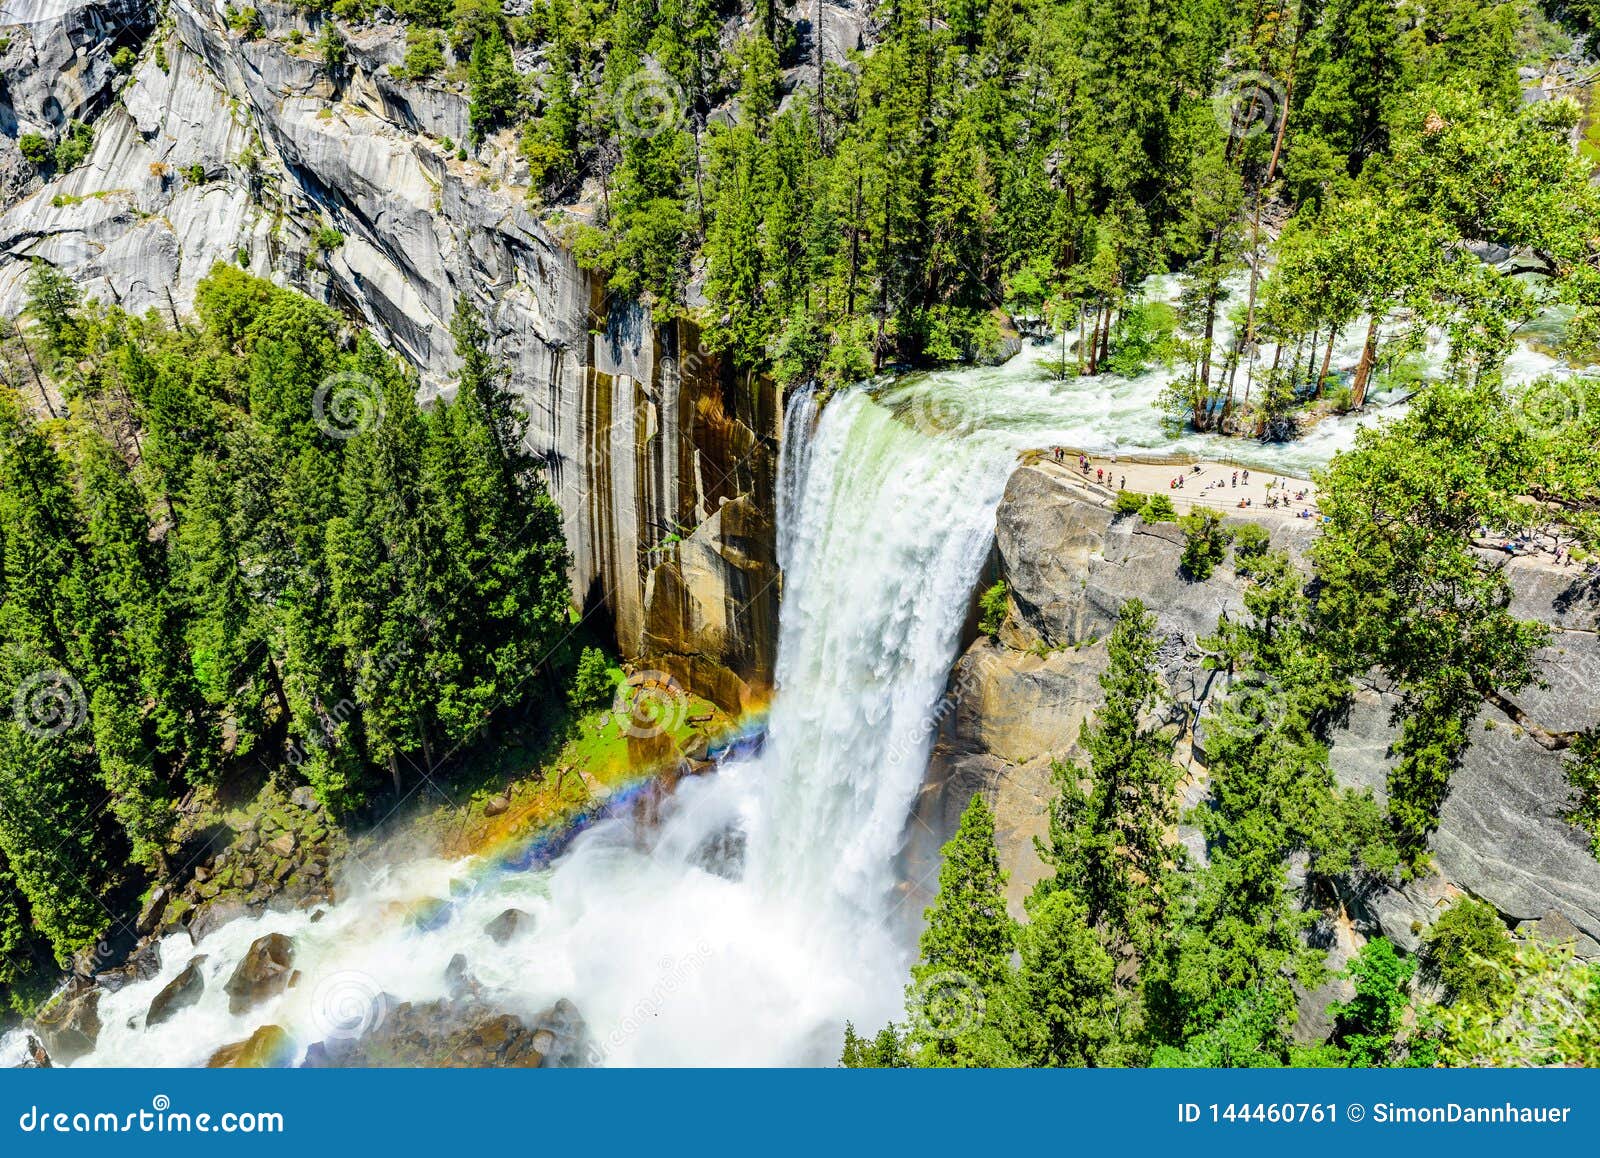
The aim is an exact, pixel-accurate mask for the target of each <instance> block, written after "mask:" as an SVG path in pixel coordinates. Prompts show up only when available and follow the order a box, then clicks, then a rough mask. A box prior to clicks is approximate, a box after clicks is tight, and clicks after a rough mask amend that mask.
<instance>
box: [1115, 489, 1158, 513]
mask: <svg viewBox="0 0 1600 1158" xmlns="http://www.w3.org/2000/svg"><path fill="white" fill-rule="evenodd" d="M1149 501H1150V496H1149V495H1143V494H1140V493H1139V492H1138V491H1118V492H1117V497H1116V498H1115V499H1113V500H1112V501H1111V509H1112V510H1113V511H1115V512H1116V513H1117V514H1119V515H1137V514H1138V513H1139V512H1140V511H1141V510H1143V509H1144V505H1145V504H1146V503H1147V502H1149Z"/></svg>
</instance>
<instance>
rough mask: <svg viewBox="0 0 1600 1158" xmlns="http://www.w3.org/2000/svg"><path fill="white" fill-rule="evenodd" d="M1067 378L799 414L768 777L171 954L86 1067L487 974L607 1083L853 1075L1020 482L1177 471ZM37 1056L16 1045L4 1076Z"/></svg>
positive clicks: (165, 1061) (1145, 437) (1039, 352)
mask: <svg viewBox="0 0 1600 1158" xmlns="http://www.w3.org/2000/svg"><path fill="white" fill-rule="evenodd" d="M1051 352H1052V351H1050V350H1049V349H1048V348H1040V347H1030V348H1028V349H1025V350H1024V351H1023V353H1022V354H1019V355H1018V356H1017V357H1016V358H1013V359H1012V360H1011V361H1010V362H1009V363H1007V364H1006V365H1005V366H1002V367H997V368H986V369H971V370H962V371H951V372H942V373H933V374H925V375H915V376H912V377H909V378H905V379H901V380H898V381H895V382H889V383H880V384H877V385H868V386H863V387H857V388H853V389H850V390H847V391H844V392H842V393H840V394H839V395H837V396H835V397H834V398H833V399H832V400H831V401H830V402H829V403H828V404H827V406H826V407H825V408H823V409H822V410H821V411H820V413H819V411H818V408H817V406H816V405H815V403H814V401H813V400H812V398H811V397H810V396H809V394H801V395H799V396H796V397H795V398H793V399H791V401H790V405H789V408H788V417H787V420H786V421H787V429H786V432H785V436H786V443H785V447H784V459H783V463H782V466H781V472H780V476H781V477H780V487H779V490H780V502H779V534H780V554H781V562H782V564H783V568H784V576H785V578H784V598H783V607H782V623H781V627H780V636H779V653H778V669H777V685H778V690H777V695H776V697H775V700H774V702H773V705H772V710H771V713H770V719H769V726H768V735H767V740H766V743H765V746H764V747H763V748H762V749H761V751H760V752H759V753H756V754H753V755H746V756H735V757H730V758H729V759H727V760H725V761H724V762H723V764H722V765H721V767H720V768H719V769H718V771H717V773H716V774H715V775H711V776H705V777H696V778H689V779H687V780H685V781H684V782H683V783H682V784H681V785H680V786H679V789H678V791H677V792H676V794H675V795H673V796H671V797H669V798H667V799H666V800H665V801H664V803H663V805H662V808H661V815H660V818H659V820H658V822H656V823H654V824H651V825H649V826H647V827H646V826H641V825H638V824H635V823H634V822H632V821H631V820H630V819H626V818H622V817H619V818H616V819H610V820H605V821H602V822H601V823H598V824H596V825H594V826H593V827H591V828H590V829H588V830H587V831H585V832H583V833H582V834H581V835H579V836H578V837H577V838H576V839H575V840H574V841H573V842H572V844H571V846H570V847H569V848H568V849H567V851H566V852H565V853H563V854H562V855H561V856H560V857H559V858H558V859H556V860H555V861H553V862H552V863H548V864H543V865H540V866H538V867H534V868H528V869H524V870H521V871H518V870H516V869H513V868H509V867H507V866H506V865H505V864H504V863H503V862H501V861H499V860H496V859H494V858H489V857H485V858H474V859H469V860H464V861H453V862H447V861H442V860H409V861H408V860H397V861H396V862H395V863H391V864H387V865H385V866H382V867H380V868H378V869H377V870H376V871H372V872H368V873H365V874H360V875H358V872H357V870H355V869H347V870H346V875H345V879H343V880H342V881H341V882H340V885H341V887H340V890H339V895H340V896H342V897H344V898H346V899H344V900H342V901H340V902H339V903H337V904H335V905H333V906H331V907H329V908H328V909H327V910H326V911H325V912H323V913H321V914H318V915H317V917H316V918H315V919H314V917H313V915H312V914H311V913H309V912H305V911H300V912H288V913H272V912H269V913H266V914H264V915H262V916H260V917H252V918H243V919H240V920H237V921H234V922H233V923H231V924H229V925H226V926H224V927H222V928H221V929H219V930H217V931H215V932H213V933H212V934H211V935H210V936H208V937H207V938H206V939H205V940H204V941H203V942H202V943H201V944H200V945H199V946H193V945H191V944H190V943H189V939H188V937H187V935H186V934H175V935H173V936H170V937H168V938H166V939H165V941H164V942H163V943H162V946H161V950H162V965H161V971H160V973H159V974H158V975H157V976H155V977H154V978H152V979H151V980H149V981H145V982H139V983H135V984H131V985H128V986H126V987H124V988H123V989H121V990H120V991H118V992H115V993H106V994H105V995H104V996H103V997H102V999H101V1003H100V1019H101V1022H102V1026H103V1028H102V1029H101V1032H100V1035H99V1039H98V1042H97V1044H96V1047H95V1049H94V1051H93V1052H92V1053H90V1054H89V1055H87V1056H85V1057H83V1058H81V1059H79V1060H78V1061H77V1062H76V1063H75V1064H77V1065H122V1066H147V1065H201V1064H204V1063H205V1061H206V1059H207V1058H208V1057H209V1056H210V1054H211V1053H212V1052H213V1051H214V1050H216V1049H217V1048H218V1047H219V1046H221V1045H223V1044H226V1043H229V1042H234V1041H238V1040H240V1039H242V1038H245V1037H248V1036H249V1035H250V1034H251V1033H252V1031H254V1030H255V1029H256V1028H257V1027H259V1026H261V1025H264V1024H268V1023H271V1024H276V1025H279V1026H282V1027H283V1028H284V1029H286V1030H287V1031H288V1033H289V1035H290V1037H291V1038H292V1039H293V1041H294V1042H296V1043H297V1047H296V1049H297V1056H298V1055H300V1054H303V1052H304V1050H305V1048H306V1046H308V1045H309V1044H310V1043H313V1042H317V1041H323V1040H326V1039H329V1038H336V1037H338V1036H340V1035H341V1034H344V1035H351V1034H356V1033H359V1032H361V1031H364V1030H366V1029H369V1028H370V1027H371V1025H372V1023H373V1022H374V1021H375V1020H376V1019H377V1018H379V1017H381V1016H383V1012H384V1009H385V999H384V998H382V997H381V996H380V995H384V994H387V995H389V997H390V998H393V999H397V1000H401V1001H411V1002H422V1001H429V1000H432V999H436V998H441V997H444V996H445V995H446V994H447V993H448V992H449V991H450V982H449V981H448V980H447V976H446V974H447V968H448V967H449V965H450V962H451V960H452V958H453V957H455V956H457V955H458V954H459V955H461V956H462V957H464V958H465V961H466V967H467V970H468V971H469V972H470V973H471V974H472V976H473V977H474V978H475V979H476V980H477V982H478V983H479V984H480V985H481V986H482V987H483V991H484V994H485V1000H486V1001H487V1002H488V1004H490V1005H492V1006H494V1007H496V1008H499V1009H503V1010H505V1011H507V1012H511V1013H516V1014H520V1015H524V1016H527V1017H532V1016H533V1015H536V1014H537V1013H538V1012H539V1011H541V1010H544V1009H547V1008H549V1007H550V1006H551V1005H552V1004H553V1003H554V1002H555V1001H557V1000H558V999H561V998H569V999H570V1000H571V1001H572V1002H573V1003H574V1004H575V1005H576V1006H577V1008H578V1009H579V1011H580V1012H581V1013H582V1015H583V1017H584V1019H585V1021H586V1023H587V1026H588V1033H589V1037H590V1039H591V1042H592V1043H593V1053H592V1055H591V1057H590V1058H589V1060H591V1061H595V1062H598V1063H601V1064H611V1065H643V1064H648V1065H679V1064H690V1065H693V1064H718V1065H764V1064H829V1063H832V1062H833V1061H835V1060H836V1059H837V1057H838V1054H839V1048H840V1044H841V1031H842V1027H843V1024H844V1021H845V1020H846V1019H847V1018H849V1019H851V1020H853V1021H854V1022H855V1023H856V1025H857V1026H859V1027H863V1028H867V1029H876V1028H877V1027H878V1026H880V1025H882V1024H883V1023H884V1022H885V1021H887V1020H888V1019H890V1018H891V1017H898V1016H899V1015H900V1006H901V1000H902V993H903V986H904V984H905V979H906V970H907V967H908V965H909V962H910V959H911V956H912V954H913V952H914V947H915V936H916V930H917V927H918V921H919V919H920V911H921V907H922V905H923V904H925V903H926V901H927V897H928V894H929V890H930V889H931V888H932V887H933V885H932V883H931V882H930V881H929V880H928V879H927V874H928V873H929V872H930V870H936V866H930V865H927V864H921V865H917V866H912V865H911V864H909V863H908V862H907V861H906V859H905V858H903V857H902V855H901V854H902V850H903V846H904V845H905V843H906V836H907V831H906V830H907V825H908V823H909V822H908V816H909V815H910V813H911V808H912V804H913V801H914V798H915V796H916V794H917V792H918V790H919V788H920V786H921V784H922V780H923V776H924V772H925V769H926V764H927V758H928V750H929V745H930V743H931V740H932V735H931V733H932V724H931V721H932V720H933V719H934V718H935V709H936V706H937V704H938V701H939V699H940V697H941V696H942V695H943V693H944V690H945V686H946V679H947V676H948V673H949V670H950V666H951V663H952V661H953V660H954V658H955V655H956V651H957V648H958V646H959V643H960V633H961V627H962V623H963V621H964V619H965V617H966V614H967V609H968V607H969V604H970V600H971V596H972V591H973V588H974V585H975V583H976V582H977V579H978V577H979V573H980V570H981V569H982V567H983V564H984V561H985V559H986V557H987V554H988V551H989V548H990V542H991V539H992V536H993V529H994V513H995V509H996V507H997V505H998V504H999V502H1000V499H1001V495H1002V492H1003V490H1004V487H1005V484H1006V480H1007V478H1008V477H1009V475H1010V473H1011V471H1012V469H1013V468H1014V465H1015V462H1016V456H1017V454H1018V452H1019V451H1021V450H1023V449H1026V448H1030V447H1040V446H1048V445H1051V444H1057V443H1059V444H1063V445H1070V446H1081V447H1085V448H1094V449H1119V450H1123V451H1131V450H1134V449H1140V448H1143V449H1150V450H1157V451H1159V450H1170V449H1173V448H1174V444H1173V443H1171V442H1169V441H1168V440H1167V439H1166V438H1164V437H1163V435H1162V433H1161V430H1160V427H1159V424H1158V415H1157V414H1156V412H1155V411H1154V410H1153V409H1152V407H1151V402H1152V400H1153V398H1154V397H1155V395H1156V393H1157V392H1158V391H1159V390H1160V388H1161V386H1162V385H1163V384H1164V383H1165V381H1166V375H1165V374H1164V373H1156V374H1146V375H1141V376H1140V377H1138V378H1135V379H1131V380H1123V379H1117V378H1114V377H1112V376H1109V375H1106V376H1101V377H1098V378H1093V379H1087V378H1085V379H1076V380H1072V381H1069V382H1059V381H1052V380H1050V378H1049V376H1048V375H1047V374H1046V373H1045V372H1044V370H1043V366H1042V365H1041V362H1042V360H1043V359H1044V358H1045V357H1047V356H1048V355H1049V354H1050V353H1051ZM1519 357H1521V355H1519ZM1350 361H1353V359H1350V360H1345V359H1343V358H1341V363H1342V364H1346V365H1348V364H1349V363H1350ZM1525 361H1526V359H1525ZM1546 368H1548V363H1547V362H1545V361H1543V360H1540V359H1537V358H1535V359H1534V360H1533V361H1532V362H1531V363H1527V364H1526V365H1522V366H1518V367H1517V368H1516V369H1517V370H1518V372H1519V373H1520V374H1521V376H1529V375H1531V374H1533V373H1538V372H1542V371H1543V370H1544V369H1546ZM1353 431H1354V424H1353V423H1352V422H1349V421H1344V420H1337V421H1329V422H1326V423H1324V424H1322V425H1321V426H1319V427H1318V428H1317V429H1316V430H1315V431H1314V432H1313V433H1312V435H1311V436H1310V437H1309V438H1308V439H1306V440H1303V441H1301V442H1297V443H1294V444H1289V445H1282V446H1268V445H1260V444H1253V443H1243V442H1238V441H1234V442H1229V443H1227V444H1226V447H1225V448H1221V447H1219V446H1218V445H1217V444H1216V443H1215V442H1209V441H1207V440H1204V439H1201V438H1198V437H1193V438H1189V439H1185V440H1183V441H1182V442H1181V443H1179V444H1177V448H1178V449H1183V450H1189V451H1199V450H1202V449H1208V450H1210V452H1211V453H1214V454H1225V455H1227V456H1229V457H1231V458H1233V459H1236V460H1238V461H1241V462H1244V463H1246V464H1247V465H1253V466H1261V467H1264V468H1271V469H1276V470H1279V471H1282V472H1284V473H1296V472H1303V471H1305V470H1306V469H1308V468H1310V467H1311V466H1314V465H1316V464H1318V463H1320V462H1323V461H1326V459H1327V458H1328V456H1329V455H1331V454H1332V453H1333V452H1334V451H1335V450H1336V449H1338V448H1339V447H1341V446H1343V445H1346V444H1347V443H1348V442H1349V440H1350V438H1351V437H1352V435H1353ZM419 898H450V900H449V902H448V904H447V905H446V906H445V907H444V909H443V911H442V914H441V915H440V916H439V917H438V918H437V919H435V920H430V921H429V922H427V923H425V924H419V923H418V922H417V921H416V920H415V919H414V918H408V917H407V915H406V913H407V906H408V905H414V904H415V902H416V901H417V900H418V899H419ZM511 907H515V908H517V909H520V910H522V911H523V912H525V913H527V914H529V915H530V916H531V918H532V920H531V927H530V928H529V929H528V930H527V931H526V932H525V933H522V934H521V935H518V936H515V937H512V938H511V939H510V940H508V941H506V942H505V943H499V942H497V941H495V940H494V939H493V938H491V937H490V936H489V935H488V933H487V932H486V931H485V926H486V925H488V924H489V923H490V922H491V921H492V920H493V919H494V918H495V917H496V916H497V915H499V914H500V913H502V912H503V911H504V910H506V909H507V908H511ZM274 931H279V932H283V933H285V934H288V935H289V936H291V937H292V938H293V939H294V943H295V962H294V964H295V967H296V968H297V969H299V970H300V971H301V974H302V976H301V979H300V981H299V982H298V983H297V984H296V985H295V986H294V987H293V988H291V989H289V990H288V991H287V992H286V993H284V994H282V995H279V996H276V997H273V998H271V999H269V1000H268V1001H267V1002H265V1003H264V1004H261V1005H258V1006H257V1007H255V1008H253V1009H251V1010H249V1011H248V1012H246V1013H244V1014H241V1015H234V1014H232V1013H230V1012H229V1009H228V997H227V995H226V993H225V992H224V985H225V983H226V982H227V979H228V977H229V976H230V975H231V973H232V971H233V969H234V967H235V966H236V964H237V963H238V961H239V959H240V958H241V956H242V955H243V954H244V952H245V950H246V949H247V948H248V947H249V946H250V944H251V943H252V942H253V941H254V940H256V938H258V937H260V936H262V935H263V934H265V933H269V932H274ZM199 954H204V960H203V962H201V964H200V966H199V969H200V971H201V972H202V974H203V975H204V978H205V986H204V990H203V993H202V995H201V997H200V999H199V1001H198V1002H196V1003H195V1004H194V1005H192V1006H190V1007H189V1008H186V1009H183V1010H181V1011H180V1012H178V1013H176V1014H175V1015H173V1016H172V1017H171V1018H170V1019H169V1020H167V1021H166V1022H164V1023H163V1024H161V1025H159V1026H156V1027H153V1028H146V1026H145V1014H146V1010H147V1009H148V1008H149V1005H150V1001H151V999H152V998H153V997H154V996H155V995H156V994H157V993H158V992H160V990H161V989H162V988H163V987H164V986H165V985H166V984H167V983H168V982H169V981H171V980H173V978H174V977H176V976H177V975H178V973H179V972H180V971H182V970H183V969H184V967H185V966H186V965H187V964H188V963H189V962H190V961H191V960H192V959H194V958H195V957H196V956H197V955H199ZM19 1046H20V1037H19V1035H18V1034H17V1033H15V1032H13V1033H12V1034H11V1035H10V1037H9V1039H8V1040H7V1041H6V1042H5V1043H4V1045H3V1047H0V1052H4V1051H12V1052H14V1051H15V1050H17V1049H18V1048H19Z"/></svg>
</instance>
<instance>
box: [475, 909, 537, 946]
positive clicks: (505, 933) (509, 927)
mask: <svg viewBox="0 0 1600 1158" xmlns="http://www.w3.org/2000/svg"><path fill="white" fill-rule="evenodd" d="M532 924H533V918H532V917H530V916H528V914H527V913H524V912H523V911H522V910H521V909H507V910H506V911H505V912H503V913H501V914H500V915H499V916H498V917H496V918H495V919H494V920H492V921H490V922H489V923H488V924H487V925H485V926H484V927H483V931H484V932H485V933H487V934H489V939H490V940H491V941H493V942H494V943H495V944H496V945H504V944H505V943H506V942H507V941H509V940H511V938H513V937H515V936H516V935H517V934H518V933H520V932H522V931H523V930H524V929H527V928H528V927H530V926H531V925H532Z"/></svg>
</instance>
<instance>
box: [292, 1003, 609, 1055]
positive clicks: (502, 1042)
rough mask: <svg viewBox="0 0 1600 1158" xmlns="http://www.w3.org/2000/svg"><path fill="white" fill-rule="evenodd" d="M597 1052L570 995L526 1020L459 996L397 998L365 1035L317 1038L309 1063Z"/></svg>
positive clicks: (310, 1053) (309, 1052)
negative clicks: (420, 999) (414, 1000)
mask: <svg viewBox="0 0 1600 1158" xmlns="http://www.w3.org/2000/svg"><path fill="white" fill-rule="evenodd" d="M592 1052H593V1050H592V1048H591V1046H590V1043H589V1037H588V1031H587V1029H586V1028H585V1026H584V1022H583V1017H582V1016H581V1015H580V1014H579V1013H578V1010H577V1007H576V1006H574V1005H573V1004H572V1003H571V1002H570V1001H566V1000H562V1001H558V1002H556V1004H555V1005H553V1006H551V1007H550V1008H549V1009H547V1010H545V1011H543V1012H542V1013H540V1014H538V1015H537V1016H536V1017H534V1018H532V1019H531V1020H524V1019H522V1018H520V1017H517V1016H516V1015H514V1014H510V1013H505V1012H503V1011H500V1010H495V1009H492V1008H489V1007H487V1006H484V1005H481V1004H478V1003H477V1002H476V1001H475V1000H472V999H467V1000H460V999H457V1000H450V1001H429V1002H422V1003H419V1004H412V1003H410V1002H404V1003H395V1004H393V1005H392V1007H389V1008H387V1009H386V1010H385V1012H384V1015H383V1016H382V1017H381V1018H379V1019H377V1021H376V1024H374V1025H372V1026H371V1027H370V1028H369V1029H368V1030H367V1031H366V1032H365V1033H363V1034H362V1035H361V1036H360V1037H358V1038H348V1037H346V1038H333V1039H330V1040H329V1041H325V1042H318V1043H316V1044H314V1045H312V1046H311V1048H310V1049H308V1050H307V1051H306V1057H305V1062H304V1063H303V1064H304V1065H305V1066H306V1067H308V1068H319V1069H325V1068H345V1067H357V1066H362V1067H401V1066H434V1067H440V1068H446V1069H476V1068H485V1067H496V1068H507V1069H536V1068H540V1067H543V1068H559V1067H571V1066H582V1065H586V1064H588V1063H589V1061H590V1055H591V1054H592Z"/></svg>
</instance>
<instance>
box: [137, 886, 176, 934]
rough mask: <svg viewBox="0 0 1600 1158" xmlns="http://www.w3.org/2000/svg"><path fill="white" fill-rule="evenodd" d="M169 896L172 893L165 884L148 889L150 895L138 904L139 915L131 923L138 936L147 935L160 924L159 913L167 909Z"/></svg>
mask: <svg viewBox="0 0 1600 1158" xmlns="http://www.w3.org/2000/svg"><path fill="white" fill-rule="evenodd" d="M171 897H172V894H171V893H170V892H169V891H168V890H167V887H166V886H165V885H157V886H156V887H155V888H154V889H152V890H151V891H150V896H149V897H147V898H146V899H145V902H144V904H143V905H142V906H140V908H139V917H138V919H137V920H136V921H135V922H134V925H133V927H134V929H136V930H137V931H138V933H139V936H141V937H148V936H149V935H150V934H151V933H154V932H155V931H156V929H157V928H158V927H159V926H160V924H161V914H163V913H165V912H166V911H167V901H169V900H170V899H171Z"/></svg>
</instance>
